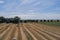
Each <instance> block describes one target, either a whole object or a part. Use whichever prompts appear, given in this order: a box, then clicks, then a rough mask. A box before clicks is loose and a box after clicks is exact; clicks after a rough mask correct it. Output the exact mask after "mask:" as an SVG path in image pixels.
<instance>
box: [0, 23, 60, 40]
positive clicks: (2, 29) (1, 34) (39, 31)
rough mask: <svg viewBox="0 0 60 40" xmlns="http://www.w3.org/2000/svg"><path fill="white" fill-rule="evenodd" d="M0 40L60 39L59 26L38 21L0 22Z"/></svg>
mask: <svg viewBox="0 0 60 40" xmlns="http://www.w3.org/2000/svg"><path fill="white" fill-rule="evenodd" d="M0 40H60V27H57V26H48V25H43V24H39V23H20V24H12V23H9V24H6V23H4V24H0Z"/></svg>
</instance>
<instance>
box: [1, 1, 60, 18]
mask: <svg viewBox="0 0 60 40" xmlns="http://www.w3.org/2000/svg"><path fill="white" fill-rule="evenodd" d="M0 16H4V17H14V16H19V17H21V18H22V19H60V0H0Z"/></svg>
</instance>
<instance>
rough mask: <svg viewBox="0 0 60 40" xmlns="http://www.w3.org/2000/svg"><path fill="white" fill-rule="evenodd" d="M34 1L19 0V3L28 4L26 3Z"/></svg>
mask: <svg viewBox="0 0 60 40" xmlns="http://www.w3.org/2000/svg"><path fill="white" fill-rule="evenodd" d="M34 1H36V0H21V5H23V4H28V3H32V2H34Z"/></svg>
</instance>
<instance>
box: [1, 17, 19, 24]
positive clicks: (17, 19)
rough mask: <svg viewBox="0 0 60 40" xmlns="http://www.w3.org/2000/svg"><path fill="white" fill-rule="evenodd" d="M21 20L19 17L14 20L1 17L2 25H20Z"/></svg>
mask: <svg viewBox="0 0 60 40" xmlns="http://www.w3.org/2000/svg"><path fill="white" fill-rule="evenodd" d="M19 20H20V18H19V17H18V16H16V17H14V18H5V17H3V16H1V17H0V23H19Z"/></svg>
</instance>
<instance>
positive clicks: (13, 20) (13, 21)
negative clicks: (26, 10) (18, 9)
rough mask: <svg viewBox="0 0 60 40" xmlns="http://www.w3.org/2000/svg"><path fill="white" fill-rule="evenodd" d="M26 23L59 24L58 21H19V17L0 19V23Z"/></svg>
mask: <svg viewBox="0 0 60 40" xmlns="http://www.w3.org/2000/svg"><path fill="white" fill-rule="evenodd" d="M21 22H24V23H27V22H60V20H31V19H30V20H21V19H20V17H18V16H16V17H14V18H5V17H3V16H1V17H0V23H21Z"/></svg>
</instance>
